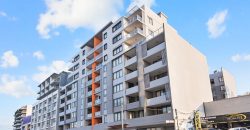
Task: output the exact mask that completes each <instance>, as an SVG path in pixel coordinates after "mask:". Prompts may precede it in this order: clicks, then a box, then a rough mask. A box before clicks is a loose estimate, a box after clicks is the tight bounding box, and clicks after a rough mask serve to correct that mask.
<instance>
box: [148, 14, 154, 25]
mask: <svg viewBox="0 0 250 130" xmlns="http://www.w3.org/2000/svg"><path fill="white" fill-rule="evenodd" d="M148 22H149V24H151V25H154V23H153V19H152V18H151V17H149V16H148Z"/></svg>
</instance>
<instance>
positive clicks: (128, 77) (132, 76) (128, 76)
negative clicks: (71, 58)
mask: <svg viewBox="0 0 250 130" xmlns="http://www.w3.org/2000/svg"><path fill="white" fill-rule="evenodd" d="M137 77H138V71H137V70H135V71H133V72H131V73H129V74H126V75H125V80H126V81H128V80H132V79H135V78H137Z"/></svg>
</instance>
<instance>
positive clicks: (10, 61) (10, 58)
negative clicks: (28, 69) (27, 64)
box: [0, 50, 19, 68]
mask: <svg viewBox="0 0 250 130" xmlns="http://www.w3.org/2000/svg"><path fill="white" fill-rule="evenodd" d="M18 65H19V60H18V58H17V56H15V55H14V53H13V51H11V50H9V51H6V52H4V53H3V56H2V57H1V60H0V67H2V68H10V67H17V66H18Z"/></svg>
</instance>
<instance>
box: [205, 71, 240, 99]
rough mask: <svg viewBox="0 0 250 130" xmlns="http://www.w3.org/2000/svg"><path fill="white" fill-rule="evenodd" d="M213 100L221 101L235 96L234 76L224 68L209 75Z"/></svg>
mask: <svg viewBox="0 0 250 130" xmlns="http://www.w3.org/2000/svg"><path fill="white" fill-rule="evenodd" d="M209 77H210V83H211V87H212V93H213V99H214V100H221V99H225V98H231V97H236V96H237V90H236V81H235V79H234V76H233V75H232V74H230V73H229V72H228V71H227V70H225V69H224V68H221V70H219V71H218V70H216V71H214V73H213V74H210V75H209Z"/></svg>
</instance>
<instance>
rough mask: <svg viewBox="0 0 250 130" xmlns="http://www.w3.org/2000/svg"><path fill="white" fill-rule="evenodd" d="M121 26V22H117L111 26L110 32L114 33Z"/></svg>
mask: <svg viewBox="0 0 250 130" xmlns="http://www.w3.org/2000/svg"><path fill="white" fill-rule="evenodd" d="M121 26H122V21H120V22H118V23H117V24H116V25H115V26H113V28H112V31H113V32H115V31H116V30H118V29H119V28H120V27H121Z"/></svg>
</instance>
